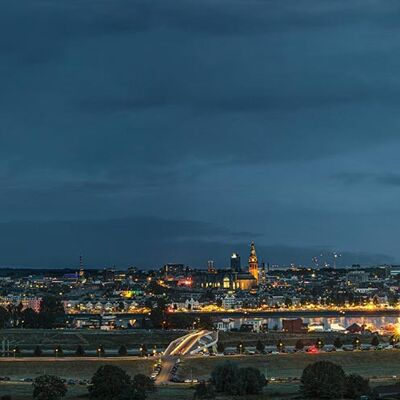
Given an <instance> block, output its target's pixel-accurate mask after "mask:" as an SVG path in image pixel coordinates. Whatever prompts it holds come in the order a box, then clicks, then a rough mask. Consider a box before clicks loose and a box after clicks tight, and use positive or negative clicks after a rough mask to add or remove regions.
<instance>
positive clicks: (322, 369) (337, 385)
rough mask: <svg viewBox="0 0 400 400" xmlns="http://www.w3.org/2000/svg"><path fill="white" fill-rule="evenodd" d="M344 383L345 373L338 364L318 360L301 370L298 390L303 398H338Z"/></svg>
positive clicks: (343, 389)
mask: <svg viewBox="0 0 400 400" xmlns="http://www.w3.org/2000/svg"><path fill="white" fill-rule="evenodd" d="M345 383H346V375H345V373H344V371H343V369H342V367H341V366H340V365H336V364H334V363H332V362H329V361H318V362H316V363H313V364H310V365H308V366H307V367H306V368H305V369H304V370H303V374H302V376H301V387H300V391H301V393H302V395H303V396H304V397H305V398H310V399H340V398H342V396H343V394H344V391H345Z"/></svg>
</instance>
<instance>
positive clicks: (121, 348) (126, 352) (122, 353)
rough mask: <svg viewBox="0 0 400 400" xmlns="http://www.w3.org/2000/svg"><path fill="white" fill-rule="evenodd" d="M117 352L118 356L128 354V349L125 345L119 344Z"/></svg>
mask: <svg viewBox="0 0 400 400" xmlns="http://www.w3.org/2000/svg"><path fill="white" fill-rule="evenodd" d="M118 354H119V355H120V356H126V355H127V354H128V350H127V348H126V346H125V345H121V347H120V348H119V350H118Z"/></svg>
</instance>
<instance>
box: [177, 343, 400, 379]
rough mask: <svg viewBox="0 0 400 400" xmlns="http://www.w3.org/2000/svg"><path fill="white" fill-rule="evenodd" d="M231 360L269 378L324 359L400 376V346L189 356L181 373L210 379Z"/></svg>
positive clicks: (366, 372) (373, 374)
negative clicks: (381, 349) (356, 349)
mask: <svg viewBox="0 0 400 400" xmlns="http://www.w3.org/2000/svg"><path fill="white" fill-rule="evenodd" d="M228 360H229V361H232V362H235V363H238V364H239V365H240V366H244V367H248V366H252V367H256V368H258V369H260V370H261V371H262V372H263V373H264V374H265V375H266V376H267V377H269V378H271V377H274V378H289V377H290V378H299V377H300V376H301V373H302V371H303V369H304V368H305V367H306V366H307V365H308V364H310V363H313V362H315V361H321V360H326V361H331V362H334V363H336V364H339V365H341V366H342V367H343V369H344V370H345V371H346V372H347V373H352V372H354V373H358V374H361V375H363V376H365V377H368V378H372V377H392V376H394V375H396V376H399V378H400V350H383V351H354V352H345V351H340V352H339V351H338V352H332V353H320V354H310V353H295V354H269V355H254V356H225V357H188V358H186V359H185V361H184V362H183V364H182V366H181V367H180V368H179V375H180V376H181V377H182V378H188V377H190V376H191V375H192V374H193V376H194V377H196V378H198V379H207V378H208V377H209V376H210V372H211V370H212V369H213V368H214V366H215V365H216V364H218V363H223V362H225V361H228Z"/></svg>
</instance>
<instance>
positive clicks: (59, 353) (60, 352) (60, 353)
mask: <svg viewBox="0 0 400 400" xmlns="http://www.w3.org/2000/svg"><path fill="white" fill-rule="evenodd" d="M54 354H55V356H56V357H62V356H63V355H64V352H63V349H62V347H61V346H60V345H58V346H57V347H56V348H55V349H54Z"/></svg>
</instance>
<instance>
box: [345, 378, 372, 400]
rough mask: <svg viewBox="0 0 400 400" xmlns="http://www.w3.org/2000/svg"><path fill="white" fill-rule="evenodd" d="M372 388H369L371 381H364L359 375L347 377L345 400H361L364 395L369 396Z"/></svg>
mask: <svg viewBox="0 0 400 400" xmlns="http://www.w3.org/2000/svg"><path fill="white" fill-rule="evenodd" d="M370 393H371V388H370V386H369V380H368V379H364V378H363V377H362V376H360V375H357V374H351V375H347V376H346V384H345V398H346V399H359V398H360V396H362V395H369V394H370Z"/></svg>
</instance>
